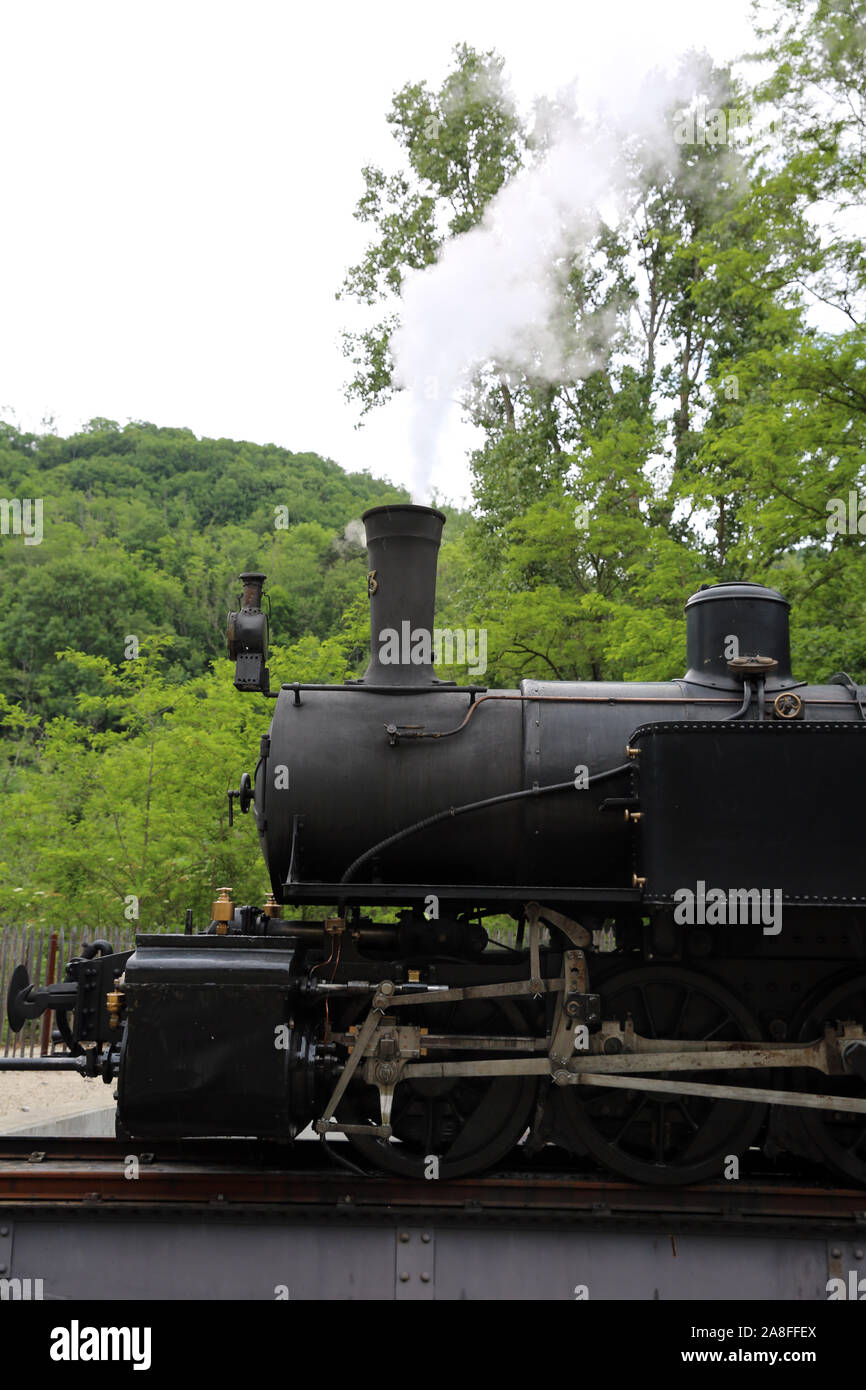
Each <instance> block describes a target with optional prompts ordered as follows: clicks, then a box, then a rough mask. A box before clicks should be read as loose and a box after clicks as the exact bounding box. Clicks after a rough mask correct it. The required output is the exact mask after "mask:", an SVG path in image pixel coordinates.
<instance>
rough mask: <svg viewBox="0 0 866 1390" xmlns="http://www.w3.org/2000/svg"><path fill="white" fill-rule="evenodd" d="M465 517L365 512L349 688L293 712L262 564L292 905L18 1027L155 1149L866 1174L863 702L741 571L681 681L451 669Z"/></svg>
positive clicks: (17, 999)
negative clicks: (457, 521)
mask: <svg viewBox="0 0 866 1390" xmlns="http://www.w3.org/2000/svg"><path fill="white" fill-rule="evenodd" d="M444 520H445V518H444V516H443V515H442V513H441V512H439V511H437V510H435V509H433V508H428V507H419V506H387V507H374V508H373V509H372V510H370V511H368V512H366V513H365V515H364V523H365V526H366V533H367V545H368V550H369V574H368V581H367V583H368V589H369V595H370V619H371V638H372V642H371V659H370V664H369V666H368V668H367V670H366V672H365V674H364V676H363V677H362V678H361V679H359V680H355V681H351V680H347V681H346V682H345V683H344V684H342V685H306V684H301V683H294V684H285V685H282V686H281V688H280V689H279V690H278V691H276V692H272V691H271V690H270V688H269V674H268V667H267V660H268V621H267V617H266V615H265V613H264V612H263V610H262V586H263V583H264V580H265V576H264V575H262V574H259V573H252V572H250V573H246V574H244V575H242V576H241V579H242V581H243V585H244V589H243V598H242V602H241V606H240V607H239V609H238V611H237V612H234V613H231V614H229V626H228V640H229V652H230V655H231V656H232V657H233V659H234V660H235V663H236V667H235V671H236V674H235V684H236V686H237V688H238V690H240V691H242V692H246V693H256V694H258V696H259V697H260V698H261V697H262V696H266V697H268V698H271V699H274V700H275V702H276V703H275V705H274V709H273V719H272V721H271V724H270V729H269V731H268V733H266V734H265V735H264V736H263V737H262V739H261V745H260V748H259V755H258V761H257V763H256V766H255V771H254V773H253V775H252V776H250V775H249V774H244V776H243V777H242V778H241V780H240V784H239V786H238V788H237V789H235V790H232V791H230V792H229V812H230V815H231V814H232V813H233V811H234V810H235V808H238V809H239V810H240V812H241V813H247V812H249V811H250V810H252V811H253V815H254V818H255V823H256V826H257V829H258V835H259V840H260V843H261V849H262V852H263V855H264V858H265V861H266V864H267V868H268V872H269V875H270V882H271V886H272V893H271V894H270V896H269V898H268V901H267V902H266V903H265V904H264V905H263V906H256V905H248V904H236V903H235V902H234V900H233V896H232V891H231V889H228V888H226V889H225V890H222V891H221V893H220V896H219V898H218V900H217V902H216V903H215V904H214V907H213V909H212V913H213V920H212V921H211V923H210V925H209V926H208V927H207V929H206V930H205V931H202V932H200V933H193V931H192V928H191V924H190V922H189V915H188V922H187V928H186V930H185V931H184V932H183V933H178V934H177V935H146V934H145V935H139V936H138V937H137V938H136V945H135V950H134V951H132V952H123V953H120V954H115V953H113V952H112V951H111V948H110V947H109V946H108V944H107V943H99V942H97V943H95V944H94V945H93V946H92V947H90V948H88V950H87V951H86V952H85V953H84V954H83V955H82V956H81V957H80V958H78V959H76V960H74V961H72V962H70V964H69V966H68V968H67V972H66V980H65V981H64V982H63V983H62V984H59V985H54V986H49V987H46V988H44V989H36V988H34V987H33V986H31V985H30V982H29V980H28V978H27V972H26V970H24V969H23V967H21V968H19V970H18V971H16V973H15V977H14V978H13V981H12V985H11V988H10V992H9V1000H8V1014H9V1019H10V1022H11V1024H12V1026H13V1027H20V1026H21V1024H22V1022H23V1020H24V1019H25V1018H26V1017H30V1016H34V1015H35V1014H37V1013H39V1012H41V1011H42V1010H44V1009H46V1008H51V1009H54V1010H56V1011H58V1012H57V1016H58V1022H59V1024H60V1026H61V1029H62V1031H63V1033H64V1036H65V1038H66V1040H67V1043H68V1045H69V1048H70V1050H71V1051H72V1052H73V1054H75V1055H77V1056H79V1057H80V1058H81V1067H82V1070H86V1071H87V1072H89V1073H90V1074H97V1073H98V1072H100V1071H101V1072H102V1074H103V1076H104V1078H105V1079H106V1081H108V1082H114V1081H115V1078H116V1085H117V1099H118V1119H117V1124H118V1133H119V1134H120V1135H121V1136H123V1137H125V1138H128V1139H130V1140H132V1141H134V1140H148V1141H150V1140H157V1139H159V1138H161V1137H183V1136H244V1137H255V1138H258V1139H262V1140H270V1141H276V1142H277V1143H281V1144H282V1143H288V1142H290V1141H292V1140H293V1139H294V1138H295V1137H296V1136H297V1135H298V1134H299V1133H300V1132H301V1131H302V1130H304V1129H305V1128H306V1127H308V1126H310V1125H312V1128H313V1132H315V1133H316V1134H318V1135H319V1136H320V1138H321V1140H322V1142H323V1143H324V1144H325V1145H326V1146H327V1147H329V1148H331V1149H332V1150H334V1151H339V1153H345V1151H346V1149H347V1147H348V1146H347V1144H346V1143H345V1142H335V1136H346V1137H347V1138H348V1140H349V1143H350V1144H351V1146H352V1148H353V1150H354V1158H355V1161H356V1162H360V1163H361V1164H362V1165H366V1166H368V1167H370V1168H372V1169H374V1170H376V1171H381V1170H384V1171H387V1172H390V1173H394V1174H398V1175H402V1176H404V1177H408V1178H425V1177H427V1178H430V1177H439V1178H459V1177H461V1176H463V1175H466V1174H470V1173H476V1172H482V1171H486V1170H489V1169H492V1168H495V1167H497V1166H498V1167H501V1166H502V1165H503V1164H505V1163H506V1162H507V1160H508V1157H509V1154H510V1153H511V1152H512V1151H513V1150H514V1149H515V1146H517V1145H519V1144H522V1146H523V1151H524V1153H525V1154H527V1155H529V1156H530V1157H531V1156H532V1154H533V1153H536V1152H537V1151H539V1150H540V1149H542V1148H545V1147H547V1146H551V1145H552V1146H557V1148H558V1149H559V1150H561V1151H563V1153H565V1154H568V1155H571V1160H569V1162H572V1163H573V1166H574V1169H575V1171H581V1170H585V1169H586V1168H587V1167H588V1166H599V1165H600V1166H601V1167H603V1168H605V1169H607V1170H609V1171H612V1172H614V1173H616V1174H618V1175H621V1176H623V1177H625V1178H628V1179H631V1180H633V1181H637V1182H641V1183H662V1184H664V1183H668V1184H674V1183H689V1182H695V1181H698V1180H703V1179H707V1178H711V1177H721V1176H723V1173H725V1174H727V1175H728V1176H730V1175H731V1169H730V1165H731V1163H732V1162H734V1163H736V1162H738V1161H739V1160H740V1159H741V1158H742V1156H743V1155H745V1154H746V1153H747V1152H748V1151H750V1150H751V1151H752V1152H753V1153H754V1152H755V1151H756V1150H758V1149H763V1151H764V1153H765V1154H769V1155H770V1156H771V1157H775V1159H776V1160H777V1161H778V1160H781V1159H782V1158H783V1156H786V1155H788V1156H789V1155H798V1156H799V1157H800V1159H803V1158H805V1159H807V1160H810V1161H811V1162H812V1163H817V1164H819V1165H821V1167H822V1168H823V1169H825V1170H829V1171H833V1172H835V1173H837V1174H841V1175H843V1176H844V1177H845V1178H847V1179H849V1180H854V1181H857V1182H866V1037H864V1024H866V868H864V859H863V813H862V809H861V805H860V796H861V795H862V791H861V789H862V787H863V785H864V783H866V687H864V686H860V685H857V684H855V683H854V682H853V681H852V680H851V679H850V678H849V677H848V676H846V675H843V674H838V675H835V676H833V677H831V678H830V680H829V681H828V682H827V684H825V685H817V686H810V685H806V684H805V683H803V682H801V681H797V680H795V679H794V677H793V675H792V674H791V669H790V668H791V661H790V646H789V634H788V613H789V605H788V604H787V602H786V601H785V599H784V598H783V597H782V595H781V594H779V593H777V592H776V591H775V590H774V589H770V588H766V587H764V586H762V585H759V584H751V583H723V584H715V585H712V586H706V585H705V586H703V587H702V588H701V590H700V591H699V592H697V593H695V594H693V595H692V597H691V598H690V599H689V600H688V602H687V604H686V607H685V616H686V625H687V652H688V671H687V673H686V675H685V676H684V677H683V678H682V679H680V680H673V681H669V682H659V683H645V682H641V683H616V682H574V683H570V682H553V681H536V680H525V681H523V682H521V684H520V687H519V689H515V690H489V689H487V688H485V687H483V686H480V685H474V684H471V685H465V686H460V685H457V684H455V683H454V682H452V681H447V680H440V679H438V678H437V677H436V675H435V671H434V665H433V660H432V655H433V653H432V646H431V634H432V633H433V631H434V629H433V616H434V597H435V582H436V564H437V554H438V549H439V544H440V538H441V532H442V526H443V523H444ZM395 639H396V640H395ZM316 906H318V908H319V909H320V913H321V915H320V916H319V917H318V918H316V919H315V920H313V919H311V918H310V917H309V916H308V911H309V909H310V908H311V907H316ZM503 922H507V924H508V926H509V930H510V935H509V934H508V933H506V932H504V931H503V930H502V925H503ZM491 928H494V929H495V930H494V932H493V934H491ZM503 936H507V937H508V939H507V940H502V939H501V938H502V937H503ZM785 1161H787V1159H785Z"/></svg>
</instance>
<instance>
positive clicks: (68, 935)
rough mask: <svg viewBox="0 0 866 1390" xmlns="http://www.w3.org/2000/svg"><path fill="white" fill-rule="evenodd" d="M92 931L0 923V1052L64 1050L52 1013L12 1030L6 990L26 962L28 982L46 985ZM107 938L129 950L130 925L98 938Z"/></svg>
mask: <svg viewBox="0 0 866 1390" xmlns="http://www.w3.org/2000/svg"><path fill="white" fill-rule="evenodd" d="M94 939H95V934H94V932H93V929H92V928H88V927H0V1010H2V1018H0V1056H2V1057H38V1056H40V1055H41V1056H43V1057H45V1056H46V1055H48V1054H50V1053H55V1052H56V1053H64V1052H65V1051H66V1048H65V1047H64V1045H63V1042H62V1040H61V1038H60V1034H59V1033H58V1032H57V1030H56V1028H55V1027H54V1015H53V1013H50V1012H49V1013H44V1014H42V1015H41V1017H39V1018H29V1019H28V1020H27V1022H26V1023H25V1024H24V1027H23V1028H22V1029H21V1031H20V1033H13V1032H12V1030H11V1029H10V1027H9V1024H8V1023H7V1021H6V994H7V991H8V989H9V981H10V979H11V977H12V971H13V970H14V969H15V967H16V965H26V966H27V969H28V972H29V974H30V983H31V984H34V985H43V984H45V985H50V984H54V982H55V981H56V980H63V979H65V977H66V962H67V961H69V960H72V958H73V956H77V955H80V954H81V950H82V948H83V947H84V946H85V945H86V944H87V942H88V941H93V940H94ZM100 939H102V940H104V941H110V942H111V944H112V946H113V947H114V949H115V951H127V950H130V949H131V948H132V947H133V946H134V944H135V941H134V929H133V928H132V927H131V926H130V928H129V930H128V931H124V930H122V929H119V930H115V931H109V932H106V933H104V934H103V936H102V937H101V938H100Z"/></svg>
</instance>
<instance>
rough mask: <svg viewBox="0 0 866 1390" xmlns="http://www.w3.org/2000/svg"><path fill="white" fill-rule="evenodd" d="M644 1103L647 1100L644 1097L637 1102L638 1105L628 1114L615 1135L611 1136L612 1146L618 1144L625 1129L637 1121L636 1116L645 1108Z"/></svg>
mask: <svg viewBox="0 0 866 1390" xmlns="http://www.w3.org/2000/svg"><path fill="white" fill-rule="evenodd" d="M646 1103H647V1098H646V1096H644V1097H643V1099H642V1100H640V1101H639V1102H638V1104H637V1105H636V1106H635V1108H634V1110H632V1111H631V1112H630V1114H629V1115H628V1116H627V1117H626V1121H625V1124H623V1125H621V1126H620V1128H619V1129H618V1130H617V1132H616V1134H615V1135H614V1136H613V1139H612V1140H611V1143H612V1144H618V1143H619V1141H620V1140H621V1139H622V1136H623V1135H624V1134H625V1132H626V1130H627V1129H628V1128H629V1126H630V1125H631V1124H632V1123H633V1121H634V1120H636V1119H637V1117H638V1115H639V1114H640V1112H641V1111H642V1110H643V1109H644V1107H645V1106H646Z"/></svg>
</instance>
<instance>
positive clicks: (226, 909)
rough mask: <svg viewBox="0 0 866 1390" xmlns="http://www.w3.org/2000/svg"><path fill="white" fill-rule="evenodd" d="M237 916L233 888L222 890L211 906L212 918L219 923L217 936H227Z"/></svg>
mask: <svg viewBox="0 0 866 1390" xmlns="http://www.w3.org/2000/svg"><path fill="white" fill-rule="evenodd" d="M234 915H235V905H234V902H233V900H232V890H231V888H220V889H219V897H218V898H217V900H216V902H215V903H213V904H212V906H211V917H212V918H213V920H214V921H215V922H216V923H217V936H225V935H226V933H227V931H228V924H229V922H230V921H231V920H232V918H233V917H234Z"/></svg>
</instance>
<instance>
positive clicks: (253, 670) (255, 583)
mask: <svg viewBox="0 0 866 1390" xmlns="http://www.w3.org/2000/svg"><path fill="white" fill-rule="evenodd" d="M265 578H266V576H265V575H263V574H261V573H260V572H259V571H258V570H247V571H245V572H244V573H243V574H242V575H241V576H240V579H241V583H242V584H243V586H244V591H243V596H242V598H241V604H242V607H241V608H240V611H239V612H237V613H229V615H228V625H227V628H226V641H227V644H228V654H229V658H230V659H231V660H232V661H234V663H235V687H236V689H238V690H253V691H257V692H259V693H260V694H262V695H267V694H268V693H269V690H270V685H269V675H268V668H267V664H266V663H267V659H268V620H267V617H266V615H265V614H264V613H263V612H262V607H261V603H262V586H263V585H264V582H265Z"/></svg>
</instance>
